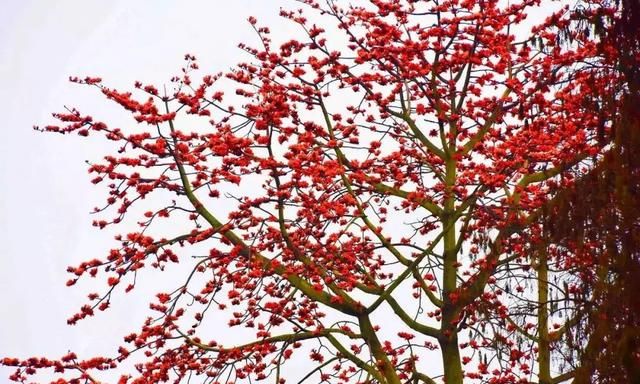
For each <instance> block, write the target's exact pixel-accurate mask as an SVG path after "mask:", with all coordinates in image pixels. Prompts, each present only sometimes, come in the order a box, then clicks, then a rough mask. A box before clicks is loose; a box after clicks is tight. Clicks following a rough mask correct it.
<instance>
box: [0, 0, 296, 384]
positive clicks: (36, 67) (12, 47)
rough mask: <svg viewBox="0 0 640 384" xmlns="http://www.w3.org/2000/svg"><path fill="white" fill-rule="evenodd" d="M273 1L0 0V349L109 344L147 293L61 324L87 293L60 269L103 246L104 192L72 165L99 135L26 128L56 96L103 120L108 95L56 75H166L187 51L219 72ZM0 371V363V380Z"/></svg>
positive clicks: (271, 10)
mask: <svg viewBox="0 0 640 384" xmlns="http://www.w3.org/2000/svg"><path fill="white" fill-rule="evenodd" d="M284 3H287V2H286V1H278V0H268V1H265V0H233V1H222V0H197V1H196V0H185V1H169V0H154V1H151V0H146V1H123V0H110V1H98V0H56V1H50V0H4V1H2V11H1V12H0V84H1V86H0V106H1V107H0V110H1V111H2V115H3V127H2V139H0V244H2V246H1V248H0V303H2V305H1V307H0V308H1V309H0V356H16V357H28V356H32V355H46V356H49V357H56V356H60V355H61V354H64V353H66V352H67V349H68V348H73V349H74V350H76V351H77V352H79V353H82V352H86V353H87V354H89V355H93V353H92V352H95V351H104V352H107V351H109V352H112V351H113V350H114V347H115V346H117V345H120V344H122V343H121V341H122V336H123V335H125V334H126V332H127V331H129V332H130V331H134V330H136V329H138V326H139V324H140V323H141V322H142V321H143V319H144V317H145V314H146V313H148V311H147V302H148V300H147V298H145V297H140V296H139V295H138V296H137V297H126V298H121V299H120V300H118V303H116V305H115V307H114V308H112V310H111V311H110V313H105V314H103V315H102V316H97V317H96V318H93V319H90V320H89V321H84V322H81V323H80V324H78V325H77V326H75V327H69V326H67V325H66V319H67V318H68V317H69V316H70V315H71V314H72V313H74V312H75V310H76V309H78V308H79V304H81V303H83V302H84V299H83V297H84V295H85V294H86V293H88V291H87V289H86V287H85V288H83V287H82V286H80V287H77V288H71V289H70V288H66V287H65V281H66V280H67V274H66V272H65V270H66V267H67V266H68V265H70V264H76V263H77V262H79V261H82V260H86V259H89V258H93V257H102V256H104V254H105V251H106V250H107V249H108V248H109V246H110V245H112V242H111V239H110V236H109V235H108V234H105V233H101V232H99V231H97V230H94V229H92V227H91V226H90V223H91V220H92V217H91V216H90V215H89V212H90V210H91V209H92V207H94V206H95V205H97V204H100V203H101V202H102V201H103V197H104V195H103V193H102V192H103V190H102V189H101V188H93V187H92V186H91V184H90V183H89V177H88V175H87V173H86V164H85V163H84V161H85V160H88V159H98V158H100V157H101V156H102V155H103V154H104V153H105V152H107V151H108V149H105V148H104V147H102V148H101V145H104V141H101V140H81V139H79V138H78V137H75V136H69V137H63V136H59V135H51V134H42V133H37V132H34V131H33V130H32V129H31V127H32V126H33V125H34V124H41V125H46V124H48V123H52V122H53V120H52V119H51V118H50V113H51V112H55V111H61V110H62V108H63V106H64V105H70V106H76V105H77V106H80V107H81V110H83V111H85V112H86V113H88V114H95V115H96V117H97V116H100V117H101V118H102V119H104V120H106V121H109V115H108V113H106V112H107V111H108V108H109V107H110V103H109V102H108V101H107V100H105V99H104V98H103V97H101V95H99V94H97V92H92V91H91V90H90V89H88V88H86V87H81V86H77V85H74V84H71V83H69V82H68V81H67V78H68V76H69V75H98V76H101V77H103V78H104V79H105V81H106V83H108V84H109V85H115V86H117V87H120V88H121V89H128V88H131V87H132V85H133V82H134V81H135V80H138V79H139V80H141V81H143V82H147V83H155V84H162V83H167V82H168V80H169V78H170V77H171V76H173V75H174V74H177V73H178V71H179V68H180V66H181V65H182V63H183V60H182V59H183V55H184V54H185V53H187V52H188V53H193V54H195V55H196V56H197V57H198V59H199V62H200V65H201V68H203V72H210V73H216V72H218V71H225V70H227V69H229V68H230V67H231V65H232V64H234V63H236V62H237V61H240V60H242V59H244V58H246V56H244V57H243V55H242V52H241V51H240V50H239V49H237V47H236V46H237V43H239V42H241V41H254V40H253V39H254V38H255V36H254V34H253V32H252V30H251V28H250V25H249V24H248V23H247V22H246V19H247V17H248V16H249V15H255V16H257V17H258V18H259V19H260V20H261V21H262V22H264V23H265V24H268V25H270V26H272V29H273V27H274V26H277V19H278V17H277V15H278V11H279V7H280V6H281V5H283V4H284ZM288 3H289V4H290V5H294V4H292V2H290V1H289V2H288ZM274 32H276V33H277V32H281V33H282V32H284V31H277V30H275V31H274ZM105 110H106V111H105ZM100 112H103V113H102V114H101V113H100ZM96 138H97V137H96ZM122 319H131V320H132V321H131V322H128V321H122ZM86 357H88V356H86ZM11 371H12V370H11ZM9 372H10V370H8V369H6V368H5V369H3V368H0V382H5V381H6V377H7V375H8V373H9Z"/></svg>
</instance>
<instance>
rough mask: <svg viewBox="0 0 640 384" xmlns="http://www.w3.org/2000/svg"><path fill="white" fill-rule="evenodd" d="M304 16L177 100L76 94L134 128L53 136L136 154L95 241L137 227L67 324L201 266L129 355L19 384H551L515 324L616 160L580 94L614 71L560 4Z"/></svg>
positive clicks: (80, 273)
mask: <svg viewBox="0 0 640 384" xmlns="http://www.w3.org/2000/svg"><path fill="white" fill-rule="evenodd" d="M304 3H306V5H307V12H313V14H314V15H316V16H315V17H317V19H318V21H317V23H316V22H315V21H316V20H315V19H313V20H314V21H309V19H308V16H306V15H305V13H304V12H303V11H291V12H289V11H282V16H283V17H284V18H285V19H288V20H289V21H290V22H293V23H297V24H298V25H299V26H300V31H301V36H300V37H299V38H298V40H290V41H285V42H283V43H282V44H279V45H275V44H273V43H272V41H271V40H270V37H269V30H268V29H267V28H265V27H260V26H258V25H257V21H256V20H254V19H250V20H249V21H250V23H251V24H252V25H253V26H254V28H255V30H256V32H257V34H258V36H259V39H260V44H261V45H260V47H258V48H253V47H249V46H244V45H243V46H242V48H244V50H245V51H246V52H248V53H249V55H250V56H251V61H250V62H246V63H241V64H239V65H238V67H237V68H236V69H234V70H233V71H231V72H230V73H228V74H226V75H215V76H204V77H202V79H197V80H196V78H195V73H197V72H196V70H197V64H196V62H195V58H194V57H193V56H191V55H187V56H186V61H187V64H186V66H185V68H184V69H183V71H182V73H181V74H180V75H179V76H177V77H175V78H173V79H172V83H171V85H170V86H169V87H165V88H163V89H160V90H159V89H158V88H156V87H154V86H151V85H143V84H142V83H137V84H136V88H137V90H136V92H137V94H140V95H143V96H138V97H134V96H133V94H132V93H130V92H121V91H117V90H114V89H111V88H108V87H106V86H104V85H102V82H101V80H100V79H99V78H93V77H87V78H72V81H74V82H77V83H81V84H85V85H88V86H91V87H94V88H96V89H98V90H99V91H100V92H102V93H103V94H104V95H105V96H106V97H107V98H108V99H110V100H112V101H114V102H116V103H118V104H119V105H121V106H122V107H123V108H124V109H125V110H127V111H129V112H130V113H131V114H132V116H133V118H134V119H135V121H136V122H138V123H139V126H134V127H130V128H127V129H126V130H125V129H119V128H115V127H111V126H110V125H108V124H107V123H104V122H102V121H98V120H96V119H94V118H93V117H91V116H88V115H84V114H82V113H81V112H80V111H77V110H75V109H69V110H68V111H67V112H65V113H59V114H55V115H54V116H55V117H56V118H57V119H59V120H60V121H62V123H63V124H62V125H61V126H47V127H44V128H42V129H43V130H46V131H52V132H62V133H72V132H75V133H77V134H79V135H81V136H87V135H90V134H101V135H103V136H105V137H106V138H107V139H109V140H113V141H116V142H117V143H119V144H120V150H119V151H118V152H117V153H113V154H109V155H107V156H105V157H104V159H103V161H101V162H99V163H92V164H91V165H90V168H89V171H90V172H91V173H93V174H94V175H95V176H94V179H93V180H92V181H93V182H94V183H95V184H106V186H107V190H108V196H107V200H106V204H105V206H104V207H101V208H97V209H96V213H98V214H100V215H101V216H102V218H101V219H97V220H96V221H95V222H94V225H95V226H96V227H99V228H105V227H108V226H114V225H123V224H124V223H126V222H133V223H135V224H137V225H138V226H139V229H138V230H137V231H131V232H128V233H123V234H122V235H119V236H117V237H116V241H117V243H118V246H117V247H115V248H114V249H112V250H111V251H110V252H109V254H108V255H107V256H106V257H105V258H102V259H93V260H88V261H87V262H84V263H82V264H81V265H78V266H75V267H70V268H69V272H70V273H72V274H73V277H72V279H71V280H69V283H68V284H69V285H73V284H75V283H76V281H77V280H78V279H79V278H81V277H84V276H86V275H89V276H97V275H98V274H101V275H104V277H105V280H106V283H107V288H106V290H105V291H104V292H103V293H100V294H99V293H91V294H90V295H89V299H90V302H89V304H87V305H86V306H84V307H82V308H81V310H80V312H79V313H77V314H76V315H74V316H73V317H72V318H70V319H69V323H70V324H74V323H76V322H77V321H79V320H82V319H83V318H85V317H87V316H92V315H93V314H94V311H96V310H105V309H107V308H108V307H109V305H110V302H111V300H112V296H113V295H114V294H116V293H118V292H120V291H122V290H124V291H127V292H128V291H130V290H132V289H134V288H135V286H136V284H137V282H138V281H139V280H140V279H144V276H145V272H147V271H146V270H148V269H149V268H156V269H160V270H165V269H169V268H173V269H176V268H178V267H173V266H171V264H173V263H180V264H182V265H184V264H188V266H189V268H188V270H187V271H186V274H185V276H183V278H182V280H180V281H179V282H178V283H177V286H176V287H175V289H174V290H169V291H166V292H159V293H158V294H157V297H156V299H155V300H154V301H153V302H152V303H151V309H152V310H153V311H154V312H155V313H154V314H155V317H150V318H148V319H147V320H146V321H145V322H144V324H143V325H142V327H141V329H140V330H139V331H137V332H135V333H132V334H130V335H128V336H127V337H125V343H126V345H124V346H122V347H120V348H119V350H118V354H117V356H114V357H97V358H93V359H86V360H82V359H79V358H78V357H77V356H76V355H75V354H74V353H70V354H69V355H67V356H64V357H62V358H61V359H59V360H49V359H43V358H32V359H27V360H20V359H14V358H5V359H4V360H3V364H5V365H10V366H16V367H17V371H16V373H15V374H14V375H13V376H12V379H13V380H17V381H25V380H27V377H28V376H29V375H33V374H35V373H37V371H38V370H40V369H43V368H53V369H54V370H55V371H56V372H59V373H60V374H61V375H63V376H65V377H70V375H73V372H74V371H75V372H78V373H77V377H76V378H72V379H67V381H65V380H64V379H60V380H59V381H58V382H59V383H64V382H81V381H88V382H99V381H100V380H101V379H100V378H99V377H98V374H99V372H98V371H101V370H107V369H118V368H123V367H124V365H123V364H124V362H125V361H130V360H133V361H135V363H136V365H135V372H134V371H132V372H129V373H125V374H123V375H122V376H121V378H120V382H121V383H127V382H134V383H145V382H164V381H175V382H180V381H184V382H187V381H189V380H195V378H197V379H198V380H201V381H204V382H249V381H251V380H254V379H266V378H268V379H269V380H271V381H274V382H282V381H284V380H285V379H286V378H289V379H290V381H291V380H300V381H305V380H311V381H316V382H320V381H322V382H360V383H401V382H411V383H418V382H425V383H433V382H437V381H444V382H446V383H449V384H450V383H462V382H463V380H474V379H477V380H482V381H488V382H492V383H513V382H518V381H519V382H527V381H528V380H529V379H533V378H534V377H535V376H537V375H536V374H535V373H534V372H535V371H536V365H538V364H539V365H542V364H543V363H545V362H546V363H547V367H546V368H545V369H547V370H548V368H549V367H548V365H549V364H548V359H546V358H544V357H543V358H540V356H538V355H539V353H537V352H536V350H535V349H534V348H532V347H530V344H528V343H523V342H522V338H523V334H524V333H526V332H529V330H530V329H532V328H538V332H539V333H543V332H545V331H544V330H545V329H547V328H548V327H547V326H546V323H544V320H545V319H544V318H541V317H540V316H542V315H541V314H540V311H538V312H536V310H535V309H536V308H532V309H530V313H522V314H521V316H520V319H518V318H517V317H518V312H521V303H522V302H523V300H526V301H532V302H534V303H537V304H536V305H537V307H540V302H543V303H544V305H545V306H546V304H547V303H546V301H547V299H546V298H545V297H544V296H540V295H542V293H541V291H540V290H538V296H537V298H536V296H535V294H534V295H533V296H531V298H530V297H529V296H528V295H530V294H529V293H527V287H522V286H520V282H526V281H531V280H536V281H540V280H544V281H547V279H544V278H542V277H540V276H541V274H542V273H544V272H543V271H541V268H540V265H543V266H546V265H548V263H546V262H542V263H541V262H540V254H538V253H536V254H535V257H532V256H534V254H533V253H531V249H532V248H531V247H532V246H534V245H535V246H538V248H540V249H542V248H543V247H541V246H539V244H545V241H546V237H545V236H547V235H546V234H545V231H544V228H543V226H541V224H540V223H541V219H542V218H543V217H544V215H545V213H547V212H548V209H549V205H548V204H549V202H550V201H552V199H553V198H554V197H555V196H557V195H558V192H559V191H563V190H566V189H567V188H570V187H571V186H572V185H573V184H574V180H575V179H576V178H578V179H580V177H581V176H582V175H584V174H587V173H588V172H589V171H590V169H591V168H592V167H594V165H595V164H597V163H598V159H599V156H601V153H602V151H603V147H605V145H604V144H603V143H602V141H599V140H598V134H599V133H601V132H602V131H603V130H604V131H608V129H609V126H610V124H609V122H610V121H612V119H613V115H614V114H613V113H610V111H608V110H606V109H605V110H604V111H603V110H596V109H594V108H592V105H590V104H589V103H585V99H588V98H589V95H591V94H593V93H594V92H595V91H596V90H598V89H600V88H601V87H604V86H607V84H617V81H618V77H616V75H615V73H611V72H609V71H603V70H602V67H603V66H606V65H607V64H608V62H607V60H608V58H603V57H602V54H601V52H602V51H601V50H599V49H598V48H599V46H598V41H597V40H596V39H595V38H591V37H589V36H588V35H586V34H578V33H576V34H575V35H574V36H572V38H573V39H574V40H575V42H576V43H575V44H572V45H570V46H565V45H561V44H559V31H561V30H562V28H563V27H564V26H566V25H568V23H569V22H570V17H571V13H570V12H568V11H566V10H562V11H560V12H558V13H556V14H554V15H553V16H551V17H550V18H548V19H547V20H546V21H545V22H544V23H543V24H541V25H539V26H537V27H534V28H533V29H531V30H528V29H527V28H526V27H525V26H524V25H523V22H524V21H525V19H526V15H527V12H529V11H530V10H532V9H535V8H536V7H539V4H538V2H536V1H525V2H519V3H516V4H508V5H506V4H501V3H498V2H496V1H474V2H468V1H463V2H459V1H449V2H415V1H405V2H401V1H382V0H375V1H371V2H370V3H367V4H366V5H362V6H360V5H358V6H353V5H348V4H345V5H342V4H341V3H339V2H332V1H329V2H327V3H326V4H324V5H322V6H320V5H319V4H316V3H315V2H313V1H305V2H304ZM319 23H322V24H319ZM614 53H615V52H614ZM594 79H597V81H594ZM230 82H233V83H235V86H234V85H231V84H230ZM219 84H220V87H218V85H219ZM221 88H222V89H227V88H231V89H232V90H235V95H234V94H233V92H231V94H229V93H224V92H223V91H221V90H220V89H221ZM234 88H235V89H234ZM132 216H133V217H132ZM167 219H169V220H167ZM567 254H569V253H567ZM574 259H575V258H574ZM575 260H576V263H578V262H579V261H580V260H579V259H575ZM544 291H545V292H546V289H545V290H544ZM514 292H515V293H514ZM536 300H538V301H537V302H536ZM527 308H528V307H527ZM528 310H529V309H528ZM513 315H515V318H514V316H513ZM529 315H534V317H535V319H536V320H534V321H533V322H530V321H527V318H528V317H529ZM221 318H225V319H226V320H227V321H226V324H225V322H224V321H222V322H221ZM522 319H524V321H521V320H522ZM541 320H543V323H544V326H540V324H539V322H540V321H541ZM238 326H243V327H245V328H248V331H239V332H238V334H239V335H242V336H243V337H246V342H243V343H239V344H237V343H233V344H232V343H230V342H229V337H228V335H227V333H228V332H226V331H221V330H223V329H225V328H226V327H238ZM540 336H542V335H540ZM538 340H540V339H538ZM433 349H438V350H439V352H438V353H439V355H440V359H439V360H440V363H434V361H433V359H432V358H431V356H433V354H431V353H430V352H429V351H430V350H433ZM545 359H546V360H545ZM536 361H538V363H536ZM296 362H297V363H296ZM294 365H297V366H300V365H303V366H304V368H305V373H304V374H300V375H297V374H294V373H293V372H292V371H293V368H292V367H293V366H294ZM96 372H98V373H96ZM296 376H298V377H296ZM194 377H195V378H194ZM563 377H564V376H560V378H563ZM567 377H568V376H567ZM74 380H75V381H74Z"/></svg>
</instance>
